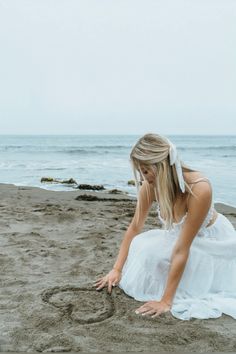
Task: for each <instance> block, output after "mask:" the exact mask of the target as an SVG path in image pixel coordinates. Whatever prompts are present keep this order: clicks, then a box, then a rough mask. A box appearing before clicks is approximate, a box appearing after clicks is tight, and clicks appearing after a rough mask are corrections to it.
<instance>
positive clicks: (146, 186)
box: [95, 134, 236, 320]
mask: <svg viewBox="0 0 236 354" xmlns="http://www.w3.org/2000/svg"><path fill="white" fill-rule="evenodd" d="M130 159H131V163H132V166H133V171H134V176H135V180H136V186H137V190H138V200H137V205H136V210H135V214H134V217H133V219H132V221H131V223H130V225H129V227H128V229H127V231H126V233H125V235H124V238H123V241H122V243H121V247H120V251H119V254H118V257H117V260H116V262H115V264H114V267H113V269H112V270H111V271H110V272H109V273H108V274H107V275H105V276H104V277H102V278H99V279H98V280H96V284H95V286H96V289H97V290H100V289H102V288H103V287H104V286H106V285H108V291H109V292H111V291H112V286H115V285H118V286H119V287H120V288H121V289H123V290H124V292H125V293H126V294H127V295H129V296H131V297H133V298H134V299H136V300H138V301H144V302H145V304H144V305H142V306H140V307H139V308H137V309H136V311H135V312H136V313H137V314H142V315H151V317H156V316H159V315H160V314H161V313H164V312H167V311H171V313H172V314H173V316H175V317H177V318H180V319H183V320H189V319H190V318H191V317H194V318H201V319H203V318H216V317H219V316H221V315H222V313H225V314H228V315H230V316H232V317H233V318H236V276H235V274H236V231H235V230H234V227H233V225H232V224H231V222H230V221H229V220H228V219H227V218H226V217H225V216H224V215H223V214H220V213H217V212H216V210H215V209H214V202H213V197H212V188H211V184H210V182H209V180H208V179H207V178H206V177H204V176H203V175H202V174H201V173H200V172H199V171H195V170H193V169H191V168H189V167H188V166H186V165H185V164H184V163H182V162H181V161H180V160H179V157H178V153H177V150H176V147H175V145H173V144H172V143H171V141H170V140H169V139H167V138H166V137H164V136H161V135H157V134H146V135H144V136H143V137H141V138H140V139H139V140H138V141H137V143H136V144H135V146H134V147H133V148H132V151H131V154H130ZM138 174H139V175H140V177H141V180H142V181H143V182H142V183H140V181H139V180H138ZM140 184H141V186H140ZM155 201H156V202H157V212H158V217H159V219H160V221H161V223H162V225H163V227H162V229H152V230H149V231H146V232H141V231H142V228H143V226H144V222H145V219H146V217H147V215H148V211H149V210H150V208H151V206H152V204H153V202H155Z"/></svg>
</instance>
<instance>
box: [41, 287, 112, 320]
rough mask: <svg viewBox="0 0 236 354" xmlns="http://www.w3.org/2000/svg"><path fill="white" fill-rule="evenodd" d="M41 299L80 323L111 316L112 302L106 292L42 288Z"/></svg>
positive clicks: (84, 289)
mask: <svg viewBox="0 0 236 354" xmlns="http://www.w3.org/2000/svg"><path fill="white" fill-rule="evenodd" d="M41 296H42V300H43V301H44V302H46V303H49V304H51V305H52V306H54V307H56V308H58V309H61V310H63V311H64V313H65V314H66V315H68V316H69V317H70V318H71V319H72V320H73V321H75V322H77V323H80V324H87V323H96V322H101V321H104V320H106V319H107V318H109V317H111V316H113V314H114V311H115V307H114V302H113V299H112V297H111V295H109V294H108V293H105V292H98V291H96V290H95V289H90V288H76V287H68V286H65V287H55V288H52V289H47V290H44V291H43V293H42V294H41Z"/></svg>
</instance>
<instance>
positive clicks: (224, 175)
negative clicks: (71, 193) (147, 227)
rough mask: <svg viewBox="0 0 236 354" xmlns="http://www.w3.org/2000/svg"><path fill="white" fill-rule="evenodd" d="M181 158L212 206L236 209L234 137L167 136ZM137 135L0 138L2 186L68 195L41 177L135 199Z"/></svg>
mask: <svg viewBox="0 0 236 354" xmlns="http://www.w3.org/2000/svg"><path fill="white" fill-rule="evenodd" d="M166 136H167V137H168V138H169V139H170V140H171V141H172V142H173V143H174V144H175V145H176V146H177V149H178V152H179V157H180V159H181V160H182V161H184V162H185V163H186V164H188V165H189V166H190V167H192V168H194V169H196V170H198V171H201V172H202V173H203V174H205V175H206V176H207V177H208V178H209V179H210V180H211V183H212V186H213V191H214V200H215V202H223V203H226V204H230V205H232V206H236V188H235V180H236V136H229V135H227V136H222V135H221V136H214V135H209V136H207V135H204V136H203V135H201V136H198V135H166ZM138 138H140V135H75V136H68V135H65V136H62V135H50V136H49V135H43V136H40V135H37V136H36V135H31V136H30V135H25V136H23V135H1V136H0V183H13V184H15V185H22V186H37V187H41V188H45V189H50V190H64V191H65V190H71V189H72V187H71V186H66V185H61V184H50V183H46V184H45V183H41V181H40V180H41V177H53V178H62V179H68V178H71V177H72V178H74V179H75V180H76V181H77V183H79V184H80V183H86V184H87V183H88V184H102V185H104V187H105V188H107V189H113V188H117V189H121V190H124V191H127V192H128V193H129V194H130V195H136V188H135V187H134V186H128V184H127V182H128V180H130V179H133V172H132V169H131V164H130V160H129V153H130V151H131V148H132V146H133V145H134V144H135V142H136V141H137V139H138Z"/></svg>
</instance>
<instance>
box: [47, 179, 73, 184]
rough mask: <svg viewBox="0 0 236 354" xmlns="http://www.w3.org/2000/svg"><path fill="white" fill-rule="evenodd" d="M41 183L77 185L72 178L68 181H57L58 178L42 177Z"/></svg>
mask: <svg viewBox="0 0 236 354" xmlns="http://www.w3.org/2000/svg"><path fill="white" fill-rule="evenodd" d="M42 182H50V183H63V184H78V183H77V182H76V181H75V180H74V179H73V178H69V179H59V178H52V177H42V178H41V183H42Z"/></svg>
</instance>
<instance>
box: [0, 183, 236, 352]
mask: <svg viewBox="0 0 236 354" xmlns="http://www.w3.org/2000/svg"><path fill="white" fill-rule="evenodd" d="M85 196H86V197H85ZM135 205H136V200H135V198H130V197H129V196H127V195H125V194H108V193H104V191H103V192H101V191H84V190H72V191H68V192H66V193H65V192H64V191H48V190H45V189H42V188H39V187H26V186H15V185H13V184H4V183H1V184H0V211H1V219H0V226H1V232H0V245H1V246H0V247H1V250H0V264H1V290H0V310H1V319H0V328H1V331H0V351H1V352H19V351H20V352H78V351H82V352H91V351H92V352H95V351H97V352H106V351H113V352H129V351H131V352H132V351H133V352H140V351H143V352H145V351H146V352H147V351H149V352H156V351H157V350H158V352H183V353H184V352H185V353H189V352H199V351H200V352H216V351H217V352H232V351H234V349H235V345H236V342H235V337H236V328H235V320H234V319H233V318H231V317H229V316H226V315H223V316H221V317H220V318H218V319H209V320H198V319H193V320H190V321H181V320H178V319H176V318H174V317H173V316H172V315H171V314H170V313H166V314H164V315H163V316H161V317H160V318H156V319H151V318H140V316H137V315H136V314H135V312H134V310H135V309H136V308H137V307H138V306H140V305H141V302H140V301H136V300H134V299H133V298H131V297H129V296H128V295H126V294H125V293H124V292H123V291H122V290H121V289H120V288H119V287H115V288H113V290H112V293H111V294H108V293H107V289H106V288H104V289H102V290H101V291H99V292H98V291H96V290H95V288H94V287H93V284H94V281H95V280H97V279H98V278H99V277H101V276H104V275H105V274H107V272H109V271H110V270H111V268H112V267H113V265H114V262H115V260H116V257H117V255H118V251H119V248H120V244H121V241H122V238H123V235H124V233H125V231H126V230H127V227H128V225H129V223H130V221H131V219H132V216H133V214H134V211H135ZM216 207H217V211H219V212H223V213H224V214H225V215H226V216H227V217H228V218H229V219H230V220H232V222H233V223H234V227H236V208H231V207H230V206H225V205H223V204H217V206H216ZM160 226H161V224H160V222H159V220H158V218H157V211H156V209H155V205H153V206H152V207H151V210H150V212H149V214H148V216H147V219H146V221H145V225H144V228H143V230H142V232H144V231H148V230H150V229H153V228H159V227H160Z"/></svg>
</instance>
